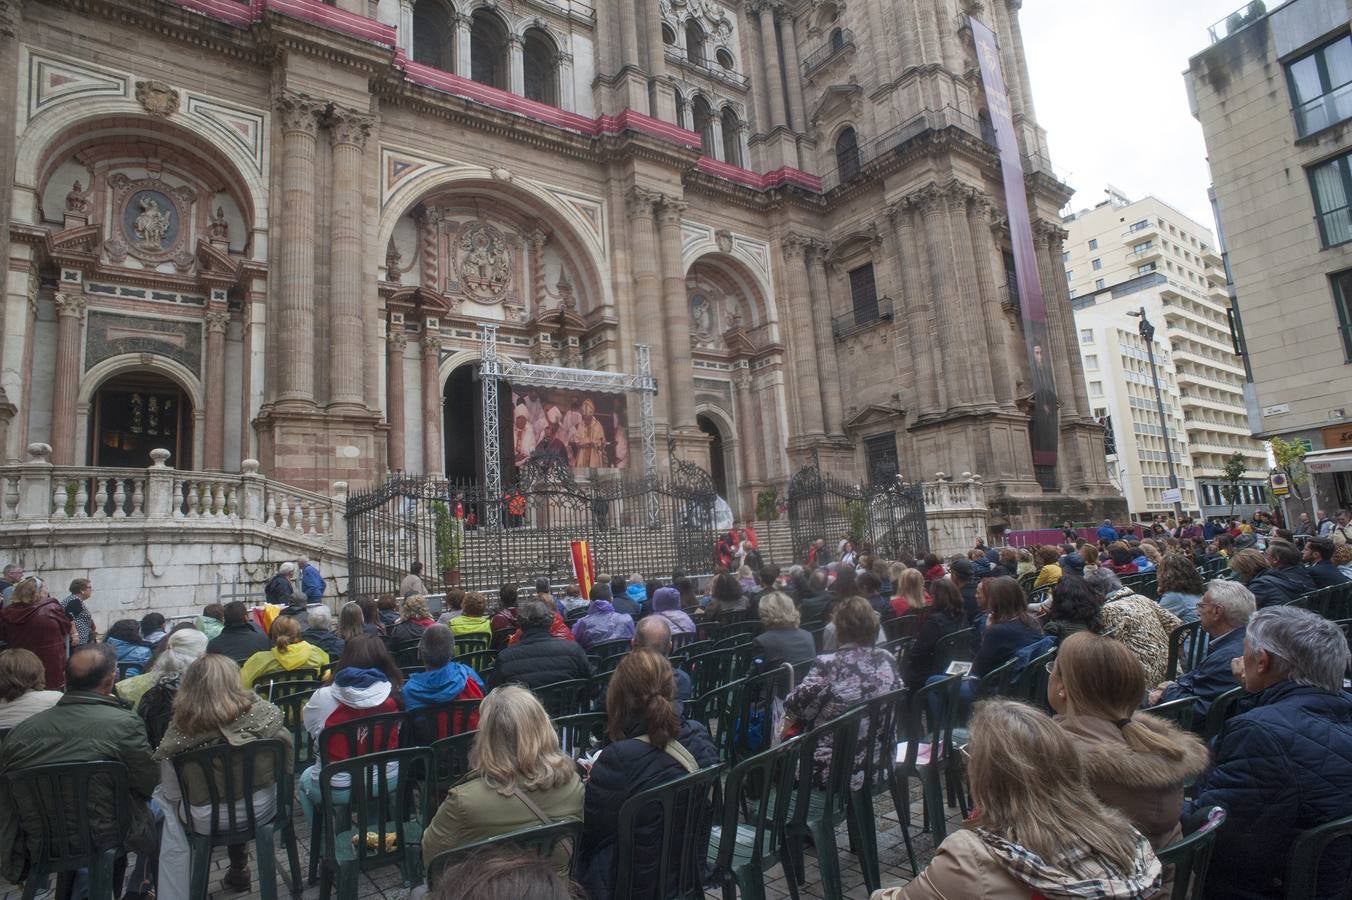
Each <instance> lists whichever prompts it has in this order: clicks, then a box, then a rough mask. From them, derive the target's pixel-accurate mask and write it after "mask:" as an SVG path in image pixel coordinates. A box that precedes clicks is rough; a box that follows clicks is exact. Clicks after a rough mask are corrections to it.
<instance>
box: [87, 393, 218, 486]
mask: <svg viewBox="0 0 1352 900" xmlns="http://www.w3.org/2000/svg"><path fill="white" fill-rule="evenodd" d="M90 421H91V425H90V434H89V463H90V465H93V466H102V467H109V468H134V469H141V468H145V467H146V466H148V465H150V451H151V450H154V449H156V448H159V447H162V448H164V449H165V450H168V451H169V453H170V454H171V455H170V457H169V465H171V466H173V467H174V468H176V469H191V468H192V458H193V445H192V442H193V433H192V423H193V409H192V403H191V402H190V401H189V400H188V395H187V393H186V392H185V391H184V390H183V389H182V388H180V387H179V386H178V385H177V384H175V383H174V382H173V381H171V380H169V379H168V378H166V377H164V376H163V375H157V374H155V373H153V372H129V373H125V374H122V375H116V376H114V377H112V378H110V379H108V380H107V381H105V382H104V383H103V384H102V385H100V386H99V389H98V391H96V392H95V394H94V403H93V417H92V418H91V420H90Z"/></svg>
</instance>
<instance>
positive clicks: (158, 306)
mask: <svg viewBox="0 0 1352 900" xmlns="http://www.w3.org/2000/svg"><path fill="white" fill-rule="evenodd" d="M1019 5H1020V0H895V2H881V0H605V2H603V3H600V4H598V5H595V6H593V5H591V4H590V3H589V2H587V0H336V2H332V3H326V2H320V0H81V2H78V3H77V2H73V0H0V72H3V73H4V77H3V79H0V84H4V85H5V86H6V87H7V90H6V91H5V93H4V99H3V104H4V105H3V106H0V123H3V124H2V125H0V221H3V222H5V223H7V225H8V227H7V228H5V229H3V233H2V234H0V258H3V259H5V260H7V262H8V265H7V272H6V273H4V274H5V279H4V281H3V282H0V284H3V307H2V310H3V318H2V319H0V323H2V326H3V342H2V343H0V388H3V397H2V398H0V443H2V445H3V450H4V455H5V457H6V458H7V460H9V461H11V462H12V461H18V460H21V459H23V458H24V455H25V453H24V450H25V447H26V446H27V445H28V444H29V443H32V442H43V443H49V444H50V445H51V446H52V447H53V453H52V461H53V462H54V463H57V464H65V465H81V466H83V465H88V466H106V467H118V466H128V467H132V466H134V467H141V466H145V465H147V464H148V452H149V450H150V449H152V448H155V447H164V448H166V449H169V450H170V451H171V454H172V455H171V458H170V464H171V465H174V466H177V467H179V468H184V469H201V470H222V471H232V472H233V471H238V470H239V465H240V462H241V460H244V459H249V458H252V459H257V460H259V461H260V462H261V465H262V470H263V471H264V472H266V473H267V474H269V476H271V477H273V478H276V479H279V480H282V481H284V482H287V483H291V484H294V485H296V486H298V487H303V488H311V489H316V490H326V489H327V488H328V487H329V485H331V484H332V482H334V481H336V480H342V481H346V482H348V483H349V485H351V486H352V487H353V488H360V487H361V486H363V485H370V484H373V483H375V482H377V481H379V480H381V479H382V478H383V477H384V476H385V475H386V473H388V472H391V471H396V470H402V471H407V472H414V473H427V474H433V473H435V474H441V475H445V476H447V477H449V478H453V479H458V478H464V479H472V478H474V477H476V475H477V474H478V472H479V471H480V467H481V465H482V463H481V459H480V456H481V453H482V450H481V448H480V446H479V445H480V438H479V436H478V435H479V433H480V429H481V427H482V420H481V416H482V404H481V402H480V393H479V391H480V386H479V384H478V382H477V380H476V377H475V375H476V365H477V361H478V359H479V355H480V351H479V342H478V335H479V329H480V325H481V324H482V323H484V322H491V323H495V324H496V325H497V326H498V344H499V349H500V352H502V353H505V354H506V355H508V356H512V357H516V358H519V359H522V360H531V361H535V362H544V363H550V364H554V365H560V366H569V367H578V368H588V369H605V370H611V371H633V370H634V367H635V351H634V347H635V345H636V344H639V343H644V344H647V345H649V346H650V347H651V355H652V368H653V374H654V375H655V376H656V378H657V381H658V385H659V393H658V396H657V398H656V414H655V418H656V426H657V432H658V435H659V444H660V445H663V444H664V445H665V446H663V448H662V449H663V452H662V454H661V455H662V457H663V458H665V457H666V452H665V449H666V446H671V447H674V448H675V453H677V454H678V455H680V456H683V457H686V458H690V459H693V460H696V461H699V462H701V463H702V464H703V465H705V466H707V467H709V468H710V470H711V472H712V473H713V474H714V477H715V481H716V482H717V483H718V485H719V488H720V490H721V491H723V492H724V493H725V494H726V495H727V497H728V499H729V501H730V503H731V504H732V505H733V507H734V509H735V510H737V511H738V512H739V513H740V514H741V515H748V516H749V515H750V514H751V512H752V510H753V508H754V498H755V495H756V493H757V492H758V491H761V490H764V489H766V488H769V487H777V488H779V489H780V490H781V491H782V490H783V488H784V485H785V484H786V482H787V481H788V479H789V477H790V476H791V475H792V473H793V472H794V471H796V470H797V469H798V468H800V467H801V466H803V465H806V464H810V463H811V462H813V461H814V460H815V461H817V462H818V463H819V464H820V466H821V467H822V468H823V469H826V470H830V471H832V472H834V473H836V474H838V475H840V476H842V477H844V478H848V479H852V480H860V481H862V480H864V479H867V478H871V477H873V478H877V477H891V476H893V475H894V474H896V473H899V474H900V475H901V476H902V477H903V478H905V479H906V480H908V481H915V480H933V478H934V477H935V473H937V472H944V473H949V474H954V475H960V474H961V473H964V472H972V473H978V474H980V475H981V476H982V477H983V478H984V480H985V482H986V484H987V485H988V492H987V493H988V499H989V500H990V502H991V503H992V505H993V507H994V508H995V509H997V510H998V511H1003V512H1004V514H1005V519H1006V520H1007V521H1008V522H1009V523H1010V524H1012V525H1014V526H1019V525H1025V524H1027V525H1033V524H1043V523H1045V522H1046V521H1048V519H1049V518H1052V517H1055V518H1056V519H1057V520H1059V519H1061V518H1063V517H1073V518H1085V517H1087V516H1091V515H1098V514H1101V513H1102V512H1103V511H1104V509H1105V507H1106V506H1111V505H1112V504H1113V502H1114V498H1115V497H1116V491H1115V490H1114V489H1113V488H1112V486H1111V484H1110V483H1109V481H1108V477H1107V472H1106V469H1105V464H1104V457H1103V445H1102V439H1103V438H1102V431H1101V429H1100V428H1099V427H1098V426H1096V425H1095V424H1094V422H1093V421H1092V420H1091V418H1090V417H1089V412H1090V410H1089V406H1088V402H1087V398H1086V394H1085V386H1084V380H1083V377H1082V373H1081V369H1080V365H1081V364H1080V357H1079V354H1078V352H1077V350H1076V348H1077V335H1076V332H1075V329H1074V324H1073V319H1072V317H1071V311H1070V304H1069V300H1068V298H1067V290H1066V284H1065V279H1064V277H1063V275H1062V273H1061V266H1060V257H1061V252H1062V250H1061V248H1062V242H1063V240H1064V237H1065V233H1064V231H1063V230H1062V229H1061V228H1060V225H1059V216H1058V214H1057V211H1058V210H1059V209H1060V207H1061V206H1062V205H1063V204H1064V203H1065V201H1066V200H1067V198H1068V195H1069V189H1068V188H1067V187H1066V185H1064V184H1063V183H1061V181H1060V180H1059V179H1058V178H1057V177H1056V175H1055V173H1054V172H1053V171H1052V169H1051V167H1050V165H1049V163H1048V154H1047V149H1046V141H1045V137H1044V135H1043V133H1042V132H1041V130H1040V129H1039V128H1038V126H1037V123H1036V119H1035V116H1034V110H1033V103H1032V97H1031V90H1030V87H1029V84H1028V77H1027V69H1026V67H1025V65H1024V54H1023V47H1022V39H1021V36H1020V30H1019V20H1018V9H1019ZM968 16H975V17H976V18H978V19H980V20H981V21H982V22H984V23H986V24H987V25H989V27H990V28H991V29H992V30H993V31H994V32H995V34H996V35H997V36H998V39H999V43H1000V48H1001V62H1002V65H1003V69H1004V72H1005V78H1006V81H1007V82H1008V83H1009V94H1010V103H1011V106H1012V110H1013V113H1014V116H1015V121H1016V124H1017V127H1018V137H1019V140H1020V142H1021V151H1022V155H1023V158H1024V167H1025V171H1026V173H1027V176H1026V187H1027V192H1028V202H1029V206H1030V208H1031V211H1032V217H1033V221H1034V232H1035V238H1036V246H1037V251H1038V256H1037V259H1038V265H1039V269H1040V272H1039V274H1040V280H1041V283H1042V286H1043V290H1044V292H1045V294H1046V297H1047V306H1048V330H1049V338H1050V348H1051V363H1052V367H1053V368H1052V371H1053V373H1054V377H1055V382H1056V387H1057V391H1058V395H1059V458H1058V463H1057V466H1056V468H1055V470H1054V471H1039V472H1035V471H1034V467H1033V465H1032V462H1031V456H1030V449H1029V415H1030V408H1031V404H1032V400H1031V397H1032V393H1033V389H1032V387H1031V386H1030V383H1029V381H1030V379H1029V376H1028V371H1027V370H1028V363H1027V360H1026V356H1025V352H1024V349H1023V348H1024V344H1023V336H1022V329H1021V323H1020V316H1019V298H1018V292H1017V289H1016V288H1015V287H1014V277H1013V271H1012V265H1013V264H1012V257H1011V255H1010V253H1009V249H1008V248H1009V243H1010V242H1009V234H1008V227H1007V224H1006V219H1005V216H1004V213H1003V207H1004V200H1003V188H1002V187H1001V180H1000V168H999V162H998V158H997V155H996V152H995V149H994V147H993V146H992V143H993V137H992V136H991V131H990V127H989V118H988V116H987V114H986V111H985V110H986V100H985V97H984V94H983V89H982V83H981V79H980V77H979V75H978V74H977V63H976V59H975V56H974V50H973V46H972V39H971V34H970V28H969V26H968V24H967V23H968ZM637 405H638V404H637V400H633V401H632V402H631V413H630V415H629V423H630V431H631V435H630V442H629V443H630V446H632V447H635V448H636V447H637V445H638V441H637V429H638V425H637V422H638V415H637V412H636V410H637ZM504 421H505V422H506V421H509V420H507V419H504ZM508 427H510V426H508ZM637 457H638V453H637V452H636V451H635V452H634V453H632V454H630V457H629V458H630V465H631V466H635V467H636V466H637V463H638V460H637Z"/></svg>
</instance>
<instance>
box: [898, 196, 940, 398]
mask: <svg viewBox="0 0 1352 900" xmlns="http://www.w3.org/2000/svg"><path fill="white" fill-rule="evenodd" d="M919 209H920V200H919V198H918V197H915V196H912V197H907V198H905V199H904V200H903V202H902V204H901V206H900V207H898V211H897V216H896V226H897V240H898V242H899V243H900V245H901V252H902V270H903V279H902V286H903V289H904V290H905V292H906V316H907V319H908V324H909V325H910V330H911V355H912V357H913V358H914V360H915V372H916V376H915V381H916V390H917V394H918V399H919V404H920V413H921V415H934V414H935V413H937V412H938V411H939V409H940V403H941V401H940V393H939V388H940V385H941V384H942V381H943V377H944V365H943V360H941V359H940V358H939V357H938V355H937V353H935V347H934V341H933V340H931V338H930V325H929V321H930V310H929V306H930V304H929V297H930V279H929V266H930V263H929V259H928V258H927V257H926V255H925V250H926V245H925V241H924V240H923V238H921V237H920V235H919V234H917V229H916V226H915V220H916V217H917V215H918V214H919Z"/></svg>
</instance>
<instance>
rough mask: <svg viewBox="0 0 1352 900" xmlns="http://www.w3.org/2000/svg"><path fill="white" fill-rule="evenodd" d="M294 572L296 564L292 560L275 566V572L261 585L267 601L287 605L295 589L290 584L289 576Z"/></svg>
mask: <svg viewBox="0 0 1352 900" xmlns="http://www.w3.org/2000/svg"><path fill="white" fill-rule="evenodd" d="M295 574H296V564H295V563H293V562H284V563H282V564H281V565H280V566H278V567H277V574H276V575H273V576H272V579H271V580H269V581H268V583H267V584H266V585H264V586H263V597H264V598H265V599H266V600H267V601H268V602H269V603H275V604H277V605H279V606H288V605H290V603H291V595H292V594H293V593H295V589H294V588H293V587H292V585H291V577H292V576H293V575H295Z"/></svg>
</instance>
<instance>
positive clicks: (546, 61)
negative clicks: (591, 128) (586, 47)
mask: <svg viewBox="0 0 1352 900" xmlns="http://www.w3.org/2000/svg"><path fill="white" fill-rule="evenodd" d="M521 57H522V59H521V65H522V74H523V75H524V76H525V84H526V98H527V99H528V100H539V101H540V102H541V103H548V104H549V105H550V106H558V105H559V53H558V50H557V49H556V48H555V46H554V39H553V38H551V37H550V36H549V35H548V34H547V33H546V32H545V31H544V30H543V29H540V28H531V29H529V30H528V31H527V32H526V37H525V39H524V40H523V41H522V47H521Z"/></svg>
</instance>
